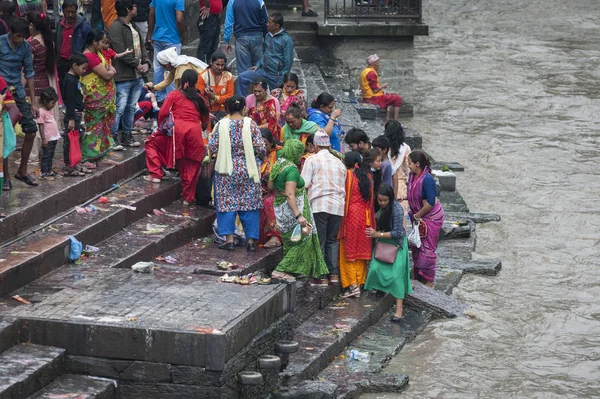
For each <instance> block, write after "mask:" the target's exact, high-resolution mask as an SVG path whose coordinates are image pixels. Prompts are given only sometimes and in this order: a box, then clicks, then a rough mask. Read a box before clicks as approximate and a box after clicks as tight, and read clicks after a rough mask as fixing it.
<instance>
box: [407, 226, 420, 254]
mask: <svg viewBox="0 0 600 399" xmlns="http://www.w3.org/2000/svg"><path fill="white" fill-rule="evenodd" d="M420 223H421V222H417V223H416V224H414V223H413V225H412V230H411V232H410V234H409V235H408V245H410V246H411V247H416V248H421V234H420V233H419V224H420Z"/></svg>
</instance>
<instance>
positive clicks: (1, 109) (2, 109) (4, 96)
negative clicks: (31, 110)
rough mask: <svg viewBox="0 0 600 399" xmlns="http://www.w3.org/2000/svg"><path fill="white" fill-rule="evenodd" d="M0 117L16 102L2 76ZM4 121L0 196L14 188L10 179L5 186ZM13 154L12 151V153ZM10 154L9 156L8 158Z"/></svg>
mask: <svg viewBox="0 0 600 399" xmlns="http://www.w3.org/2000/svg"><path fill="white" fill-rule="evenodd" d="M0 93H3V94H0V115H1V113H2V112H6V111H5V107H6V104H7V103H9V102H10V103H12V104H14V100H13V98H12V95H11V94H10V91H9V90H8V85H7V84H6V81H5V80H4V78H3V77H2V76H0ZM7 124H10V122H8V121H7ZM4 126H5V125H4V121H0V195H1V194H2V191H4V190H5V189H6V190H8V191H10V190H11V188H12V185H11V184H10V179H9V180H8V181H7V184H6V186H5V185H4ZM11 127H12V124H11V125H10V126H7V129H10V128H11ZM11 153H12V151H11ZM9 155H10V154H7V157H8V156H9ZM3 217H6V216H5V215H3V214H2V213H0V219H1V218H3Z"/></svg>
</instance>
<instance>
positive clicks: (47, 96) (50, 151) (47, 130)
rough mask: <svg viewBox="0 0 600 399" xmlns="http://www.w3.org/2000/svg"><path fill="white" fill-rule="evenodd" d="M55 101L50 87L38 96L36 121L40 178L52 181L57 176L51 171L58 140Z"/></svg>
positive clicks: (55, 96)
mask: <svg viewBox="0 0 600 399" xmlns="http://www.w3.org/2000/svg"><path fill="white" fill-rule="evenodd" d="M57 101H58V94H57V93H56V90H54V89H53V88H52V87H48V88H47V89H45V90H44V91H43V92H42V93H41V94H40V104H41V107H40V114H39V115H40V116H39V117H38V119H37V123H38V126H39V127H40V136H41V137H42V160H41V165H40V166H41V176H40V177H41V178H42V179H45V180H54V176H58V173H56V172H55V171H54V170H52V161H53V159H54V151H55V150H56V144H57V143H58V139H60V133H59V132H58V125H57V124H56V119H54V111H53V108H54V107H55V106H56V102H57Z"/></svg>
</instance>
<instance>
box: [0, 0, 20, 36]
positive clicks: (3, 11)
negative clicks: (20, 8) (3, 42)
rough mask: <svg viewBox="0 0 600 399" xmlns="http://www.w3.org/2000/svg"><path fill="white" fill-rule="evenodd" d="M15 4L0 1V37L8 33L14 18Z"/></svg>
mask: <svg viewBox="0 0 600 399" xmlns="http://www.w3.org/2000/svg"><path fill="white" fill-rule="evenodd" d="M16 9H17V7H16V6H15V3H13V2H12V1H9V0H3V1H0V35H6V34H7V33H8V32H10V28H9V26H10V22H11V21H12V19H13V18H14V17H15V10H16Z"/></svg>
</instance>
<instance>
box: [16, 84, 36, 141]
mask: <svg viewBox="0 0 600 399" xmlns="http://www.w3.org/2000/svg"><path fill="white" fill-rule="evenodd" d="M13 97H14V99H15V104H16V105H17V108H19V112H20V113H21V115H22V116H21V120H20V121H19V123H20V124H21V129H23V133H25V134H35V133H36V132H37V123H36V121H35V120H34V119H33V112H32V110H31V104H29V103H28V102H27V99H26V98H25V97H17V96H16V95H15V94H14V93H13Z"/></svg>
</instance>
